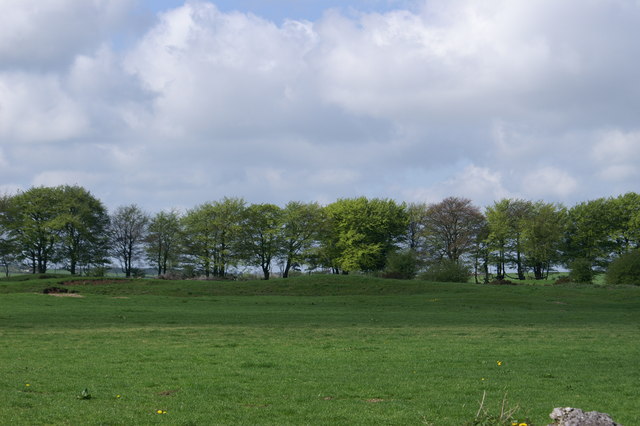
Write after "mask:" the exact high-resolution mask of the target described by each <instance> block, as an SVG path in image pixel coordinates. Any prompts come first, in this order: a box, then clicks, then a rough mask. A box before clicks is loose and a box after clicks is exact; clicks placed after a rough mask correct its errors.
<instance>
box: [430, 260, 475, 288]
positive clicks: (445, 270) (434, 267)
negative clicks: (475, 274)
mask: <svg viewBox="0 0 640 426" xmlns="http://www.w3.org/2000/svg"><path fill="white" fill-rule="evenodd" d="M470 275H471V271H470V270H469V267H468V266H467V265H465V264H464V263H462V262H456V261H453V260H450V259H442V260H440V261H438V262H435V263H433V264H431V265H430V266H429V267H428V268H427V271H426V272H423V273H422V274H420V279H423V280H427V281H436V282H450V283H466V282H467V281H469V276H470Z"/></svg>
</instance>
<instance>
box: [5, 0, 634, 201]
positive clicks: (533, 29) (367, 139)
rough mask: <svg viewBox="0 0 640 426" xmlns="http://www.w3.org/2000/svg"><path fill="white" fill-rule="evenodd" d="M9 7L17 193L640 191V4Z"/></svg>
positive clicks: (476, 195) (198, 197) (304, 196)
mask: <svg viewBox="0 0 640 426" xmlns="http://www.w3.org/2000/svg"><path fill="white" fill-rule="evenodd" d="M3 9H4V13H3V15H2V17H0V190H2V189H4V190H15V189H16V188H25V189H26V188H27V187H29V186H31V185H55V184H63V183H67V184H79V185H83V186H85V187H87V188H88V189H89V190H91V191H92V192H93V193H94V194H95V195H96V196H98V197H100V198H101V199H103V200H104V201H105V202H106V203H107V204H108V205H109V206H111V207H115V206H116V205H120V204H128V203H132V202H136V203H138V204H140V205H141V206H143V207H145V208H147V209H149V210H153V211H157V210H160V209H163V208H170V207H184V208H189V207H193V206H194V205H196V204H199V203H202V202H204V201H207V200H214V199H219V198H221V197H222V196H225V195H229V196H241V197H245V198H246V199H247V200H248V201H250V202H267V201H268V202H275V203H285V202H287V201H290V200H303V201H307V200H308V201H311V200H314V201H320V202H331V201H333V200H335V199H336V198H339V197H350V196H358V195H366V196H371V197H390V198H394V199H396V200H399V201H427V202H431V201H439V200H440V199H441V198H443V197H446V196H450V195H456V196H465V197H469V198H471V199H472V200H474V201H475V202H476V203H477V204H480V205H486V204H489V203H491V202H492V201H494V200H497V199H499V198H502V197H523V198H529V199H545V200H547V201H559V202H565V203H568V204H571V203H573V202H576V201H582V200H586V199H590V198H595V197H599V196H603V195H616V194H618V193H621V192H625V191H632V190H635V191H637V190H638V182H639V181H640V180H639V177H640V176H639V173H638V171H637V170H638V168H637V164H638V161H639V160H640V124H639V123H638V120H637V111H640V86H639V85H638V84H637V81H636V80H637V75H639V74H640V69H639V68H640V67H639V66H638V62H639V61H640V59H638V58H640V45H639V44H638V43H637V41H636V40H638V39H640V4H639V3H638V2H637V1H632V0H617V1H614V2H601V1H596V0H587V1H584V0H580V1H578V0H568V1H565V2H560V3H558V2H555V1H550V0H549V1H545V0H542V1H537V2H511V1H507V0H489V1H485V2H476V1H472V0H455V1H444V0H437V1H429V2H425V3H423V4H422V3H418V4H417V6H415V7H414V8H412V9H411V10H394V11H390V12H389V11H386V12H380V13H375V12H367V13H363V12H357V11H354V10H353V9H349V10H346V9H345V10H339V9H333V10H327V11H326V12H325V13H324V15H323V16H322V18H320V19H317V20H315V21H304V20H285V21H283V22H282V23H274V22H272V21H270V20H268V19H265V18H262V17H260V16H256V15H253V14H251V13H243V12H222V11H221V10H220V9H218V8H217V7H216V6H215V4H214V3H210V2H203V1H190V2H187V3H185V4H184V5H183V6H181V7H178V8H175V9H171V10H166V11H162V12H161V13H158V14H157V15H155V16H154V17H153V18H152V19H151V20H144V19H140V17H139V16H137V15H136V8H135V4H134V3H133V2H131V1H126V0H98V1H92V2H86V1H84V0H57V1H55V2H47V3H46V5H43V4H42V2H40V1H38V0H19V1H18V0H9V1H8V2H7V3H6V5H4V7H3ZM141 22H146V23H144V24H142V23H141ZM131 35H134V36H131ZM122 40H126V41H124V42H123V41H122Z"/></svg>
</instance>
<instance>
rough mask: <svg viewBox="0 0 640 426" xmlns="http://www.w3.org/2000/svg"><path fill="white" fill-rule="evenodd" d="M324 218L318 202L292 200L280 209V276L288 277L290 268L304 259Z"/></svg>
mask: <svg viewBox="0 0 640 426" xmlns="http://www.w3.org/2000/svg"><path fill="white" fill-rule="evenodd" d="M324 223H325V220H324V213H323V209H322V207H320V205H319V204H318V203H308V204H305V203H301V202H297V201H292V202H290V203H288V204H287V205H286V206H285V207H284V209H283V210H282V260H283V264H284V267H283V272H282V277H283V278H287V277H289V271H290V269H291V268H292V267H293V266H294V265H296V264H300V263H302V262H304V261H305V259H306V258H307V257H308V252H309V250H311V248H312V247H313V246H314V245H315V244H316V243H317V241H318V239H319V238H320V235H321V233H322V230H323V227H324V226H325V225H324Z"/></svg>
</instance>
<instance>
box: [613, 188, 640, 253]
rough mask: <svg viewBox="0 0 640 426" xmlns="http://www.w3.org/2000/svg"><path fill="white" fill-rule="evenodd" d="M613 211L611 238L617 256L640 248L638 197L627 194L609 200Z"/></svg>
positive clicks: (639, 202)
mask: <svg viewBox="0 0 640 426" xmlns="http://www.w3.org/2000/svg"><path fill="white" fill-rule="evenodd" d="M609 203H610V204H611V207H612V211H613V215H614V216H613V227H612V230H611V231H612V232H611V238H612V239H613V241H614V242H615V252H616V254H617V255H618V256H620V255H622V254H624V253H627V252H629V251H631V250H633V249H638V248H640V195H639V194H636V193H635V192H628V193H626V194H624V195H620V196H618V197H617V198H613V199H610V200H609Z"/></svg>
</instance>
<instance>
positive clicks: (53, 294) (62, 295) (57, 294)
mask: <svg viewBox="0 0 640 426" xmlns="http://www.w3.org/2000/svg"><path fill="white" fill-rule="evenodd" d="M47 294H48V295H49V296H56V297H84V296H83V295H81V294H78V293H47Z"/></svg>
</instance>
